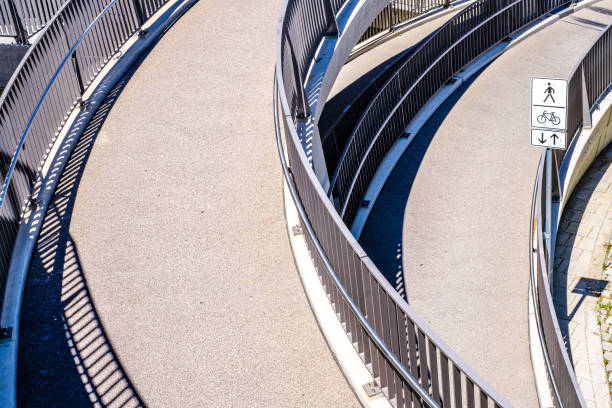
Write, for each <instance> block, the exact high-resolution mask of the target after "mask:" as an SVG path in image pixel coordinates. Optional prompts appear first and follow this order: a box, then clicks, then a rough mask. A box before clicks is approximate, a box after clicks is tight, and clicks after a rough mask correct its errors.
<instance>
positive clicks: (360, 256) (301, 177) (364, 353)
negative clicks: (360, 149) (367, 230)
mask: <svg viewBox="0 0 612 408" xmlns="http://www.w3.org/2000/svg"><path fill="white" fill-rule="evenodd" d="M357 3H358V2H352V6H353V7H355V5H356V4H357ZM304 4H307V3H306V2H305V1H304V0H287V1H286V2H285V5H284V8H283V12H282V15H283V16H285V17H287V16H290V17H291V18H290V19H288V18H287V19H286V18H285V17H284V18H282V19H281V21H280V23H279V27H278V31H277V32H278V37H277V40H278V43H277V66H276V81H275V82H276V86H277V88H275V90H276V91H278V92H275V98H280V100H278V99H276V100H275V108H276V110H275V119H276V118H279V117H281V118H282V120H283V124H284V126H285V132H284V134H285V136H286V137H285V142H286V146H285V147H284V148H283V147H282V145H279V154H280V155H281V164H283V165H284V166H286V165H287V162H286V161H285V160H284V154H287V156H288V162H289V168H288V169H287V171H286V172H284V173H285V175H286V176H290V179H291V180H292V181H293V183H292V186H293V191H292V196H293V198H294V199H295V200H297V201H298V203H297V204H298V207H300V209H301V211H299V215H300V219H301V221H302V224H303V227H304V239H305V241H306V245H307V246H308V248H309V249H310V256H311V258H312V261H313V263H314V265H315V267H316V270H317V272H318V275H319V278H320V279H321V281H322V284H323V285H324V288H325V290H326V292H327V295H328V296H329V297H330V301H331V303H332V305H333V307H334V308H335V310H336V313H337V314H338V316H339V320H340V321H341V322H342V323H343V325H345V331H346V333H347V335H348V336H349V337H350V339H351V341H352V343H353V344H354V346H355V348H356V349H357V351H358V352H359V353H360V356H361V358H362V360H363V361H364V363H365V364H366V366H367V367H368V369H369V370H370V371H371V373H372V375H373V377H374V378H375V381H377V382H378V384H379V385H380V386H381V388H382V390H383V392H384V393H385V395H386V396H387V398H388V399H389V400H390V401H392V402H393V403H395V404H396V405H398V406H412V401H414V402H415V405H417V406H418V405H419V404H421V402H420V401H421V400H422V399H423V395H422V393H421V392H420V390H418V389H415V388H414V381H412V380H413V379H414V380H416V381H417V383H418V384H420V386H421V387H423V388H424V390H425V391H426V392H427V394H428V395H429V396H430V397H431V398H432V399H433V401H434V402H435V403H436V404H438V405H440V406H442V405H443V406H450V405H451V404H452V403H454V404H455V405H456V406H461V405H462V401H463V400H464V399H465V400H467V403H468V406H473V405H474V404H475V403H476V402H477V403H478V404H479V405H480V406H487V405H488V404H493V405H494V406H495V407H510V406H511V405H510V404H509V403H508V402H507V401H506V400H505V399H504V398H502V397H501V396H500V395H499V394H498V393H497V392H496V391H495V390H493V389H492V388H491V387H490V386H489V385H488V384H487V383H486V382H485V381H484V380H483V379H482V378H481V377H480V376H478V374H476V373H475V372H474V371H473V370H472V369H471V368H469V367H468V366H467V364H465V362H463V361H462V360H461V359H460V358H459V356H457V355H456V353H454V352H453V351H452V350H451V349H450V348H449V347H448V346H447V345H446V344H445V343H444V342H443V341H442V340H441V339H440V338H439V337H438V336H437V335H436V334H435V333H434V332H433V331H432V330H431V329H430V328H429V327H428V326H427V325H426V324H425V322H424V321H423V320H422V319H420V318H419V317H418V315H416V313H415V312H414V310H412V309H411V308H410V306H409V305H408V304H407V303H406V301H405V299H403V298H402V297H401V296H400V295H399V294H398V293H397V292H396V291H395V289H394V288H393V287H392V286H391V285H390V284H389V282H388V281H387V280H386V279H385V277H384V276H383V275H382V273H381V272H380V271H379V270H378V269H377V268H376V266H375V265H374V264H373V262H372V261H371V260H370V259H369V258H368V257H367V254H365V252H364V251H363V249H362V248H361V246H360V245H359V243H358V242H357V241H356V240H355V239H354V237H353V236H352V235H351V233H350V231H349V230H348V228H347V226H346V225H345V224H344V222H343V220H342V219H341V218H340V216H339V214H338V213H337V212H336V210H335V209H334V207H333V204H332V203H331V202H330V200H329V199H328V197H327V195H326V192H325V191H323V187H322V186H321V185H320V183H319V181H318V179H317V177H316V175H315V174H314V171H313V169H312V167H311V164H310V162H309V161H308V159H307V158H306V155H305V152H304V150H303V147H302V144H301V142H300V140H299V137H300V136H298V130H297V124H296V122H295V120H296V115H295V110H294V108H295V106H296V105H295V99H294V98H295V95H296V92H297V93H300V89H299V87H302V88H303V86H304V84H303V83H301V79H300V75H301V74H302V72H298V74H299V75H295V71H294V70H295V69H296V68H295V67H296V66H298V68H297V69H300V67H299V65H300V64H296V63H295V61H292V60H293V59H295V58H296V55H295V54H297V57H299V56H300V55H302V56H303V55H307V54H308V52H309V51H308V50H299V49H298V50H297V52H295V53H294V52H288V48H287V47H286V43H287V39H286V38H285V35H289V34H287V33H291V32H292V31H291V29H292V25H296V26H300V25H308V24H311V25H314V24H316V22H317V21H320V20H317V17H316V13H315V14H314V16H313V10H308V9H307V8H306V9H305V13H304V15H299V14H296V13H295V12H292V13H289V11H288V10H289V9H290V10H295V9H296V8H299V7H301V6H303V5H304ZM346 4H351V3H350V2H349V3H346ZM346 4H345V6H346ZM347 11H348V10H347ZM348 12H350V11H348ZM366 23H367V22H365V21H360V19H358V18H356V19H354V20H353V21H352V23H351V24H366ZM285 25H288V27H285ZM308 28H309V29H312V27H308ZM353 28H355V31H358V30H359V27H353ZM353 28H351V29H353ZM344 29H345V30H346V28H344ZM324 30H325V26H324V25H323V24H321V25H320V28H319V33H320V35H319V37H318V39H319V41H320V40H321V38H322V34H323V32H324ZM315 31H316V28H315ZM340 41H342V38H340ZM292 43H293V45H295V44H298V47H299V46H300V45H301V46H306V47H308V46H313V47H314V46H316V43H315V42H311V40H309V41H302V40H301V39H299V38H298V39H297V41H293V39H292ZM311 63H312V61H311ZM303 68H304V69H308V65H306V64H304V65H303ZM287 88H288V89H287ZM288 90H289V91H290V92H288ZM278 101H280V104H279V103H278ZM279 105H280V106H279ZM279 127H280V125H279V126H277V127H275V129H279ZM300 128H302V127H300ZM278 137H280V136H279V134H278V133H277V138H278ZM337 284H340V285H341V286H342V288H340V287H339V286H338V285H337ZM359 314H361V316H363V317H364V318H365V319H366V322H367V323H368V325H369V326H370V327H371V329H372V330H373V331H372V330H368V329H367V327H364V325H363V324H362V323H364V321H363V320H362V318H360V316H359ZM398 364H399V365H398ZM406 374H409V375H410V377H412V378H410V377H407V376H406ZM451 401H454V402H451ZM423 403H424V404H427V402H426V401H425V400H424V401H423Z"/></svg>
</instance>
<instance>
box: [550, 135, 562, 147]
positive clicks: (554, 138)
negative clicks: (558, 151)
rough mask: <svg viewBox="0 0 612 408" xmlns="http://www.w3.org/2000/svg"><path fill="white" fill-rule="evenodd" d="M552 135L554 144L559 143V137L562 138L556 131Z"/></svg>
mask: <svg viewBox="0 0 612 408" xmlns="http://www.w3.org/2000/svg"><path fill="white" fill-rule="evenodd" d="M551 137H552V140H553V146H554V145H556V144H557V139H561V138H560V137H559V136H557V134H556V133H553V135H552V136H551Z"/></svg>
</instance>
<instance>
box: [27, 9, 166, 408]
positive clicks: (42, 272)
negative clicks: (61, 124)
mask: <svg viewBox="0 0 612 408" xmlns="http://www.w3.org/2000/svg"><path fill="white" fill-rule="evenodd" d="M177 21H178V19H177V20H175V21H173V22H172V23H171V24H170V25H169V26H168V27H167V28H166V29H165V30H164V32H163V33H161V34H160V35H159V36H158V37H157V38H156V39H155V40H154V41H153V42H152V44H151V45H150V46H149V47H148V48H147V49H146V50H144V51H143V52H142V54H141V55H140V57H139V58H137V60H136V61H135V62H134V64H133V65H132V67H131V68H130V69H128V70H127V71H126V73H125V75H124V76H123V77H122V78H121V80H119V81H118V82H117V84H116V85H115V86H114V87H113V88H112V90H111V91H110V92H109V94H108V96H107V97H106V98H105V99H104V101H103V103H102V105H101V106H100V107H99V108H98V110H97V111H96V113H95V115H94V116H93V117H92V119H91V121H90V122H89V124H88V125H87V128H86V129H85V131H84V132H83V134H82V136H81V138H80V139H79V142H78V143H77V145H76V146H75V149H74V151H73V152H72V154H71V156H70V159H69V160H68V163H67V165H66V168H65V169H64V171H63V173H62V176H61V178H60V181H59V183H58V185H57V187H56V190H55V192H54V195H53V198H52V200H51V203H50V204H49V208H48V209H47V213H46V215H45V220H44V223H43V226H42V228H41V232H40V235H39V237H38V242H37V244H36V248H35V250H34V254H33V256H32V263H31V264H30V270H29V272H28V281H27V284H26V289H25V294H24V300H23V306H22V313H21V323H20V333H19V335H20V341H19V364H18V390H17V398H18V402H19V405H20V406H22V407H83V408H85V407H105V408H106V407H122V408H123V407H126V408H127V407H130V408H131V407H146V404H145V402H144V401H143V400H142V398H141V397H140V395H139V394H138V391H137V389H136V388H135V386H134V384H133V383H132V381H131V380H130V378H129V376H128V374H127V373H126V371H125V370H124V368H123V366H122V365H121V361H120V360H119V357H118V356H117V354H116V353H115V351H114V349H113V346H112V343H111V341H110V339H109V338H108V336H107V335H106V332H105V330H104V326H103V325H102V322H101V321H100V317H99V315H98V313H97V311H96V308H95V305H94V302H93V299H92V297H91V293H90V292H89V288H88V287H87V281H86V279H85V274H84V272H83V267H82V265H81V262H80V259H79V254H78V250H77V247H76V244H75V242H74V241H73V239H72V237H71V236H70V231H69V230H70V219H71V216H72V211H73V209H74V203H75V200H76V195H77V191H78V187H79V184H80V181H81V178H82V176H83V172H84V170H85V166H86V164H87V160H88V158H89V155H90V153H91V150H92V148H93V146H94V143H95V141H96V138H97V136H98V134H99V132H100V130H101V129H102V125H103V124H104V121H105V120H106V118H107V117H108V114H109V113H110V111H111V109H112V107H113V105H114V104H115V102H116V101H117V99H118V98H119V95H120V94H121V92H122V91H123V90H124V89H125V87H126V86H127V84H128V82H129V81H130V79H131V78H132V76H133V75H134V73H135V72H136V70H137V69H138V67H139V66H140V64H142V62H143V61H144V60H145V59H146V58H147V56H148V55H149V53H150V52H151V50H152V49H153V48H154V47H155V46H156V45H157V43H158V42H159V41H160V40H161V39H162V38H163V36H164V35H165V34H166V33H167V32H168V30H170V29H171V28H172V27H173V26H174V24H175V23H176V22H177ZM60 150H61V149H60Z"/></svg>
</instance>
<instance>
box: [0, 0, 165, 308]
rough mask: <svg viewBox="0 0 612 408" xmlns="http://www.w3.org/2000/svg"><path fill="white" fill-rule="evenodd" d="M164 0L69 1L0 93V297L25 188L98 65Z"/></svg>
mask: <svg viewBox="0 0 612 408" xmlns="http://www.w3.org/2000/svg"><path fill="white" fill-rule="evenodd" d="M167 1H168V0H165V1H160V0H158V1H156V0H105V1H91V0H71V1H69V2H67V3H66V4H64V6H62V8H61V9H60V10H59V11H58V12H57V13H56V15H55V16H54V17H53V19H52V20H51V21H50V22H49V23H48V25H47V26H46V27H45V28H44V31H43V32H42V33H41V36H40V37H39V38H38V39H37V40H36V42H35V43H34V44H33V45H32V46H31V48H30V49H29V50H28V53H27V54H26V56H25V57H24V59H23V60H22V61H21V63H20V65H19V67H18V68H17V70H16V72H15V73H14V74H13V76H12V78H11V80H10V81H9V83H8V84H7V87H6V89H5V91H4V93H3V94H2V98H1V99H0V175H1V176H2V179H3V184H2V191H1V193H0V220H1V222H2V224H1V225H0V298H2V297H3V296H4V291H5V286H6V280H7V273H8V267H9V263H10V260H11V255H12V250H13V245H14V243H15V238H16V234H17V230H18V227H19V224H20V221H21V218H22V216H23V214H24V212H25V211H26V210H27V209H28V208H29V207H31V206H35V205H36V203H35V202H32V200H31V197H30V194H31V190H32V188H33V186H34V185H35V183H36V182H37V179H38V178H39V172H40V170H41V168H42V165H43V163H44V161H45V159H46V158H47V155H48V153H49V151H50V148H51V146H52V145H53V143H54V142H55V140H56V139H57V137H58V135H59V132H60V131H61V129H62V127H63V126H64V124H65V123H66V121H67V119H68V117H69V115H70V113H71V112H72V111H73V109H74V108H75V107H77V106H80V107H81V108H82V109H86V108H87V102H86V101H83V100H82V97H83V95H84V94H85V93H86V92H87V90H88V89H89V87H90V85H91V84H92V82H93V81H94V79H95V78H96V77H97V76H98V74H99V73H100V71H101V70H102V68H103V67H104V66H105V65H106V64H107V63H108V62H109V61H110V60H111V59H112V58H113V57H114V56H115V55H116V53H117V51H118V50H119V49H120V48H121V46H122V45H123V44H125V43H126V41H127V40H128V39H129V38H130V37H131V36H132V35H133V34H135V33H136V32H137V31H138V30H139V29H140V27H141V26H142V23H143V22H145V21H146V19H147V18H148V17H150V16H151V15H152V14H153V13H154V12H155V11H156V10H158V9H159V8H160V7H161V6H163V4H165V3H166V2H167Z"/></svg>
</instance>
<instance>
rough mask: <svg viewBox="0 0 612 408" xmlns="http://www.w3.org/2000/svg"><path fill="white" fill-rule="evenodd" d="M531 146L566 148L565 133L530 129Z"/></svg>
mask: <svg viewBox="0 0 612 408" xmlns="http://www.w3.org/2000/svg"><path fill="white" fill-rule="evenodd" d="M531 144H532V145H534V146H541V147H550V148H553V149H566V148H567V133H566V132H558V131H551V130H541V129H531Z"/></svg>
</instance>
